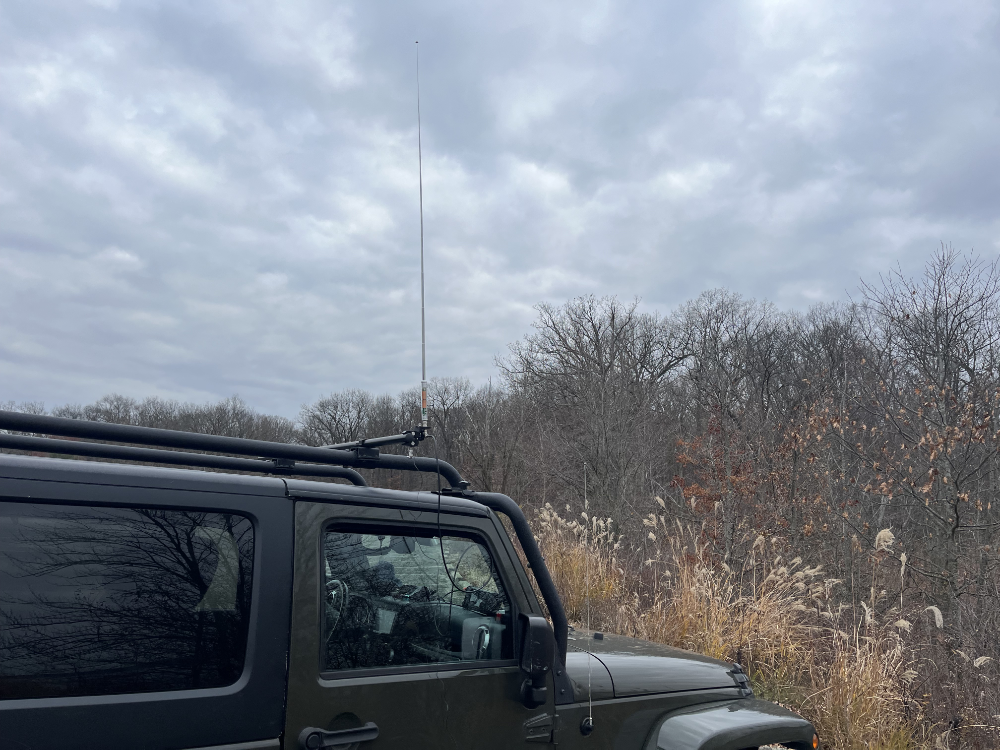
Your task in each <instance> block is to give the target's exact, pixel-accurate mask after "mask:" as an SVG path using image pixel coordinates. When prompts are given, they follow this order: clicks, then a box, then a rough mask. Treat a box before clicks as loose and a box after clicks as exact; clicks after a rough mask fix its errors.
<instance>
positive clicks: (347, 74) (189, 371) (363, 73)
mask: <svg viewBox="0 0 1000 750" xmlns="http://www.w3.org/2000/svg"><path fill="white" fill-rule="evenodd" d="M998 7H1000V6H998V4H997V2H996V1H995V0H994V1H993V2H977V1H969V2H965V1H963V0H951V1H949V2H944V0H939V1H938V2H920V0H914V1H912V2H905V3H903V2H895V3H873V2H870V0H865V1H861V0H835V1H831V2H826V1H824V0H804V1H802V2H797V1H794V0H787V1H779V2H773V1H767V2H737V1H736V0H729V1H727V2H711V1H700V2H689V1H685V2H678V1H676V0H647V1H643V2H624V1H622V2H587V1H586V0H573V1H572V2H556V1H553V2H538V0H534V1H533V2H517V1H515V0H507V1H506V2H503V3H469V2H454V1H452V2H434V1H429V2H422V3H421V2H393V1H392V0H386V1H384V2H382V1H380V0H364V1H363V2H332V1H326V0H317V1H309V0H280V2H274V1H273V0H269V1H267V2H264V1H256V0H238V1H237V0H231V1H226V0H218V1H217V0H196V1H195V0H191V1H186V0H169V1H166V2H154V1H152V0H134V1H132V2H128V1H123V2H116V1H115V0H104V1H102V2H90V3H87V2H84V1H83V0H66V1H65V2H45V0H0V401H3V400H6V399H14V400H22V399H26V400H40V401H44V402H45V403H46V404H47V405H48V406H54V405H56V404H61V403H67V402H86V401H90V400H93V399H95V398H97V397H98V396H101V395H103V394H105V393H108V392H111V391H117V392H120V393H125V394H128V395H133V396H146V395H160V396H166V397H172V398H180V399H184V400H194V401H205V400H209V399H216V398H220V397H224V396H228V395H231V394H233V393H238V394H240V395H242V396H243V397H244V398H245V399H246V400H247V401H248V402H250V403H251V404H253V405H254V406H257V407H258V408H261V409H265V410H270V411H274V412H277V413H282V414H285V415H287V416H295V415H296V413H297V412H298V409H299V406H300V405H301V404H302V403H303V402H310V401H313V400H315V399H316V398H317V397H318V396H320V395H322V394H325V393H329V392H330V391H334V390H339V389H342V388H346V387H362V388H367V389H370V390H374V391H380V392H381V391H389V392H395V391H398V390H399V389H402V388H404V387H411V386H416V385H418V383H419V379H420V353H419V351H420V350H419V335H420V327H419V265H418V264H419V215H418V210H417V205H418V204H417V130H416V91H415V83H416V76H415V60H416V52H415V45H414V41H415V40H417V39H419V40H420V55H421V56H420V61H421V87H422V114H423V146H424V155H423V156H424V208H425V227H426V250H427V274H428V284H427V302H428V313H427V315H428V322H427V331H428V337H429V343H428V369H429V374H430V375H432V376H434V375H447V376H452V375H464V376H468V377H469V378H471V379H472V380H473V381H476V382H483V381H485V380H486V379H487V378H489V377H490V376H491V375H492V374H494V372H495V370H494V365H493V362H494V357H495V355H497V354H499V353H503V352H504V351H505V350H506V345H507V343H508V342H510V341H513V340H515V339H517V338H519V337H521V336H523V335H524V334H525V333H526V332H527V331H529V330H530V324H531V321H532V320H533V318H534V311H533V309H532V306H533V305H535V304H537V303H538V302H540V301H550V302H556V303H559V302H563V301H565V300H567V299H569V298H571V297H574V296H578V295H584V294H597V295H606V294H613V295H618V296H619V297H622V298H627V299H628V298H632V297H636V296H638V297H641V298H642V301H643V305H644V307H646V308H648V309H650V310H658V311H660V312H666V311H668V310H669V309H670V308H672V307H673V306H675V305H676V304H678V303H680V302H683V301H684V300H686V299H689V298H691V297H694V296H696V295H697V294H698V293H699V292H701V291H703V290H705V289H708V288H711V287H715V286H725V287H728V288H729V289H732V290H735V291H737V292H739V293H741V294H744V295H747V296H751V297H756V298H759V299H764V298H766V299H769V300H771V301H773V302H775V303H777V304H778V305H779V306H781V307H785V308H799V309H804V308H806V307H808V305H810V304H811V303H813V302H815V301H824V300H826V301H832V300H844V299H846V296H847V294H848V293H849V292H852V291H854V290H856V287H857V282H858V278H859V276H863V277H865V278H871V277H873V276H877V274H878V273H879V272H880V271H885V270H887V269H888V268H889V267H890V266H892V265H893V264H895V263H896V262H899V263H901V264H902V266H903V268H904V270H907V271H918V270H919V267H920V266H921V265H922V264H923V262H924V261H925V259H926V258H927V257H928V255H929V254H930V253H931V252H932V251H933V250H934V249H935V248H936V247H937V246H938V245H939V243H941V242H942V241H943V242H948V243H951V244H953V245H954V246H955V247H956V248H959V249H965V250H967V249H972V248H974V249H975V250H977V251H979V252H980V253H981V254H982V255H984V256H985V257H987V258H993V257H995V256H996V255H997V253H998V250H1000V111H998V102H1000V83H998V82H1000V25H998Z"/></svg>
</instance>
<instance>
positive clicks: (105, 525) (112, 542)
mask: <svg viewBox="0 0 1000 750" xmlns="http://www.w3.org/2000/svg"><path fill="white" fill-rule="evenodd" d="M252 572H253V525H252V523H251V522H250V520H249V519H247V518H246V517H244V516H240V515H236V514H231V513H206V512H192V511H179V510H160V509H153V508H103V507H81V506H68V505H43V504H30V503H15V502H0V699H14V698H47V697H64V696H80V695H106V694H112V693H144V692H151V691H160V690H189V689H196V688H212V687H222V686H225V685H230V684H232V683H234V682H236V680H238V679H239V677H240V675H241V674H242V672H243V664H244V659H245V654H246V646H247V633H248V630H249V623H250V591H251V582H252V581H251V577H252Z"/></svg>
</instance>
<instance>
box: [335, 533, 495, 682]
mask: <svg viewBox="0 0 1000 750" xmlns="http://www.w3.org/2000/svg"><path fill="white" fill-rule="evenodd" d="M324 555H325V573H326V575H325V610H324V611H325V621H324V634H323V644H324V646H323V660H324V664H323V666H324V668H325V669H327V670H338V669H363V668H372V667H390V666H403V665H415V664H440V663H450V662H468V661H479V660H490V659H509V658H511V657H512V654H513V645H512V640H511V632H512V631H511V627H510V619H511V608H510V600H509V599H508V597H507V593H506V591H505V590H504V587H503V582H502V581H501V579H500V576H499V575H498V574H497V571H496V568H495V566H494V564H493V559H492V557H491V556H490V552H489V550H488V549H487V548H486V546H484V545H483V544H481V543H480V542H478V541H476V540H475V539H472V538H466V537H457V536H446V537H444V538H443V539H442V538H439V537H434V536H430V535H426V536H422V535H412V534H410V533H405V534H391V533H386V532H385V531H382V532H380V531H378V530H375V529H373V530H372V531H371V532H370V533H368V532H360V533H359V532H355V531H343V530H331V531H328V532H327V533H326V536H325V540H324Z"/></svg>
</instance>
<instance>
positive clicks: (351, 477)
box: [0, 434, 368, 487]
mask: <svg viewBox="0 0 1000 750" xmlns="http://www.w3.org/2000/svg"><path fill="white" fill-rule="evenodd" d="M0 448H7V449H9V450H19V451H37V452H39V453H58V454H61V455H65V456H90V457H92V458H113V459H121V460H125V461H142V462H144V463H150V464H173V465H178V466H200V467H203V468H206V469H226V470H229V471H253V472H256V473H259V474H281V475H296V476H304V477H331V478H339V479H347V480H348V481H350V482H351V484H354V485H357V486H359V487H367V486H368V483H367V482H366V481H365V478H364V477H363V476H361V475H360V474H359V473H358V472H356V471H355V470H354V469H348V468H345V467H343V466H320V465H317V464H313V465H309V464H301V463H295V462H294V461H289V462H288V463H289V464H291V466H285V465H283V464H282V463H281V462H279V461H267V460H264V459H257V460H255V459H252V458H232V457H231V456H213V455H211V454H207V453H188V452H185V451H166V450H156V449H154V448H135V447H133V446H130V445H108V444H107V443H87V442H83V441H80V440H53V439H52V438H40V437H30V436H28V435H4V434H0Z"/></svg>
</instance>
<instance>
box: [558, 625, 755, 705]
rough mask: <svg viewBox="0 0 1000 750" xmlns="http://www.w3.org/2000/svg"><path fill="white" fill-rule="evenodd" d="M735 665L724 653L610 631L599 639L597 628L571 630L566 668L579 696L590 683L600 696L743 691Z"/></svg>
mask: <svg viewBox="0 0 1000 750" xmlns="http://www.w3.org/2000/svg"><path fill="white" fill-rule="evenodd" d="M588 655H589V656H588ZM731 669H732V665H731V664H728V663H726V662H724V661H719V660H718V659H712V658H709V657H707V656H701V655H699V654H694V653H691V652H690V651H684V650H682V649H679V648H671V647H670V646H661V645H660V644H658V643H650V642H649V641H640V640H638V639H637V638H627V637H625V636H621V635H611V634H609V633H606V634H604V636H603V638H601V639H597V638H594V633H593V631H587V630H576V629H571V630H570V632H569V643H568V652H567V654H566V672H567V674H568V675H569V677H570V680H571V681H572V682H573V692H574V694H575V696H574V697H576V698H577V700H583V699H584V698H583V697H577V696H586V695H587V689H588V684H589V685H590V691H591V695H592V696H593V698H595V699H598V700H599V699H601V698H611V697H615V698H625V697H628V696H635V695H650V694H653V693H674V692H681V691H687V690H718V689H720V688H732V689H733V690H734V691H737V692H734V695H739V692H738V688H737V684H736V681H735V680H734V679H733V675H732V672H731Z"/></svg>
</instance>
